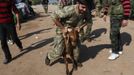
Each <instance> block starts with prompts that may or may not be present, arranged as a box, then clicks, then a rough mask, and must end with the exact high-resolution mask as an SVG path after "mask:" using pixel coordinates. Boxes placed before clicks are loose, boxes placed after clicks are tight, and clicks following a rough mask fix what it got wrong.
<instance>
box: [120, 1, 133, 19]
mask: <svg viewBox="0 0 134 75" xmlns="http://www.w3.org/2000/svg"><path fill="white" fill-rule="evenodd" d="M121 2H122V5H123V9H124V19H128V17H129V16H130V13H131V4H130V0H121Z"/></svg>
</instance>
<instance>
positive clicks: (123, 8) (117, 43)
mask: <svg viewBox="0 0 134 75" xmlns="http://www.w3.org/2000/svg"><path fill="white" fill-rule="evenodd" d="M108 4H109V5H110V6H109V7H110V23H111V24H110V29H111V30H110V39H111V43H112V50H111V51H110V52H111V55H110V56H109V57H108V59H109V60H114V59H116V58H118V57H119V54H122V47H121V36H120V29H121V27H125V26H127V24H128V17H129V15H130V9H131V8H130V0H108ZM105 14H106V13H105ZM104 18H106V17H104Z"/></svg>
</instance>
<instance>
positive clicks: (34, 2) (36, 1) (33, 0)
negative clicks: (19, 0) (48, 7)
mask: <svg viewBox="0 0 134 75" xmlns="http://www.w3.org/2000/svg"><path fill="white" fill-rule="evenodd" d="M40 3H41V0H32V4H33V5H36V4H40Z"/></svg>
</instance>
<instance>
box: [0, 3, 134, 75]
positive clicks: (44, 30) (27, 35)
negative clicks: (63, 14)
mask: <svg viewBox="0 0 134 75" xmlns="http://www.w3.org/2000/svg"><path fill="white" fill-rule="evenodd" d="M49 7H50V9H49V14H51V12H53V11H54V10H55V9H56V6H49ZM34 10H36V12H37V13H38V14H39V15H38V16H37V17H36V18H33V19H32V20H29V21H27V22H25V23H22V30H21V31H19V32H18V33H19V36H20V39H21V41H22V43H23V45H24V48H25V51H23V52H19V50H18V48H17V47H16V45H10V49H11V53H12V56H13V58H14V60H13V61H12V62H11V63H9V64H8V65H4V64H2V60H3V53H2V50H0V75H65V65H64V64H63V63H59V62H57V63H56V64H54V65H53V66H51V67H49V66H46V65H45V64H44V57H45V56H46V53H47V52H48V51H49V50H51V49H52V46H51V44H52V41H53V36H54V35H55V33H54V32H55V26H53V22H52V20H51V18H50V16H49V14H48V15H46V14H44V11H43V8H42V7H41V6H40V5H37V6H34ZM133 24H134V21H129V25H128V26H127V27H125V28H122V30H121V32H122V34H121V35H122V37H123V47H124V50H123V55H121V56H120V57H119V58H118V59H117V60H115V61H109V60H108V59H107V58H108V56H109V52H108V51H109V50H110V40H109V22H106V23H105V22H103V21H102V20H101V19H98V18H96V19H94V25H93V33H94V34H95V35H96V37H95V40H93V41H92V42H87V41H85V42H84V43H83V45H82V48H83V49H82V50H81V56H80V59H81V61H82V64H83V67H82V68H79V69H78V70H77V71H74V72H73V75H134V65H133V64H134V56H133V53H134V50H133V47H134V41H133V37H134V31H133V30H134V26H133ZM105 31H107V32H106V34H104V32H105ZM36 36H38V38H35V37H36Z"/></svg>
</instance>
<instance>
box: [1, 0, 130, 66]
mask: <svg viewBox="0 0 134 75" xmlns="http://www.w3.org/2000/svg"><path fill="white" fill-rule="evenodd" d="M58 1H59V3H58V6H59V9H57V10H56V11H55V12H54V13H53V14H52V15H51V17H52V20H53V22H54V23H55V25H56V26H57V28H56V34H57V35H56V36H55V38H54V44H55V45H54V49H53V50H52V51H51V52H48V53H47V56H46V59H45V61H46V65H49V64H50V63H51V62H52V61H54V60H56V59H58V58H60V57H61V55H62V52H63V49H64V46H63V45H64V40H63V39H64V38H63V35H62V33H66V32H67V29H66V27H78V31H79V37H80V38H79V40H78V41H79V42H78V43H77V47H76V49H75V50H74V58H75V60H76V61H77V62H78V63H80V62H79V54H80V53H79V52H80V46H81V43H82V42H84V41H85V40H88V41H91V40H92V39H91V38H90V37H91V36H90V34H91V30H92V25H93V21H92V17H93V16H94V15H93V13H94V12H97V13H100V12H101V10H102V9H103V10H104V11H103V16H102V18H103V19H104V21H106V19H107V18H106V17H107V15H109V16H110V33H109V34H110V39H111V45H112V49H111V50H110V52H111V54H110V56H109V57H108V59H109V60H114V59H116V58H118V57H119V55H120V54H122V47H121V36H120V29H121V27H125V26H127V25H128V18H129V15H130V13H131V12H130V10H131V5H130V0H111V1H110V2H108V1H109V0H103V2H102V0H58ZM41 3H42V5H43V7H44V10H45V13H48V3H49V0H42V1H41ZM31 4H32V3H31V1H30V0H16V1H14V0H0V40H1V47H2V50H3V52H4V54H5V60H4V64H8V63H9V62H10V61H11V60H12V56H11V53H10V51H9V47H8V44H7V39H8V38H10V37H11V39H12V40H13V42H14V43H15V44H16V45H17V46H18V48H19V49H20V51H22V50H23V46H22V43H21V41H20V40H19V38H18V36H17V32H16V28H17V29H18V30H20V29H21V25H20V21H19V20H20V19H19V15H20V14H21V15H22V16H23V17H25V16H31V15H35V12H34V11H33V9H32V7H31ZM109 9H110V10H111V11H110V12H109V11H108V10H109ZM93 10H96V11H93ZM19 13H20V14H19ZM97 15H100V14H97ZM14 16H15V19H14ZM83 24H85V26H86V27H87V28H86V31H85V32H84V29H80V30H79V27H80V26H81V25H83Z"/></svg>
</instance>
